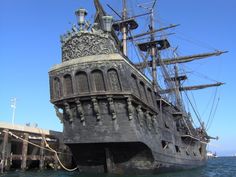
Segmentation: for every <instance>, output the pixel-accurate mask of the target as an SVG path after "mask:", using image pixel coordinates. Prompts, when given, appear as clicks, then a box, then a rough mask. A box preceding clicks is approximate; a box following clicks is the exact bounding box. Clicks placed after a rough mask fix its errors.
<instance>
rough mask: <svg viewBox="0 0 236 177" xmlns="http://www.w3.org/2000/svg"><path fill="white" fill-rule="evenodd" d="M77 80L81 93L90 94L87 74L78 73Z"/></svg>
mask: <svg viewBox="0 0 236 177" xmlns="http://www.w3.org/2000/svg"><path fill="white" fill-rule="evenodd" d="M75 80H76V86H77V88H78V92H79V93H84V92H89V85H88V77H87V74H86V73H85V72H78V73H76V75H75Z"/></svg>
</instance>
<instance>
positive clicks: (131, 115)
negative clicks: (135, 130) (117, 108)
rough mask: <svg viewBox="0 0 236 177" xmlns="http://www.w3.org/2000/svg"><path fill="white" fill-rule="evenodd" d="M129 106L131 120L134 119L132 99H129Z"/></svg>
mask: <svg viewBox="0 0 236 177" xmlns="http://www.w3.org/2000/svg"><path fill="white" fill-rule="evenodd" d="M127 105H128V113H129V120H132V119H133V105H132V102H131V98H130V97H128V98H127Z"/></svg>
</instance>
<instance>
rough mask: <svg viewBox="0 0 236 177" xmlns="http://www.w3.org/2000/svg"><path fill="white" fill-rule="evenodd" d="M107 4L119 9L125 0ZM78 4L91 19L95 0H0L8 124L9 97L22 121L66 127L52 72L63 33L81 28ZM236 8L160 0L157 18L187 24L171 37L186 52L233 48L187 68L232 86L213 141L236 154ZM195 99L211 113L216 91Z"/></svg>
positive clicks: (2, 98) (207, 0) (226, 89)
mask: <svg viewBox="0 0 236 177" xmlns="http://www.w3.org/2000/svg"><path fill="white" fill-rule="evenodd" d="M101 2H102V3H103V4H106V3H109V4H110V5H111V6H112V7H113V8H115V9H116V10H117V11H120V6H119V5H118V4H116V3H118V0H114V1H109V0H101ZM129 2H130V0H129ZM133 2H134V4H135V3H136V2H138V0H134V1H133ZM79 7H84V8H86V9H87V10H88V12H89V15H88V20H92V17H93V15H94V9H93V8H92V0H60V1H58V0H21V1H18V0H1V1H0V39H1V41H0V61H1V69H0V75H1V82H0V83H1V84H0V120H1V121H5V122H11V117H12V109H11V107H10V99H11V98H12V97H16V98H17V108H16V120H15V123H17V124H25V123H28V122H30V123H37V124H38V125H39V126H40V127H42V128H45V129H53V130H62V125H61V124H60V123H59V122H60V121H59V120H58V119H57V117H56V116H55V112H54V109H53V106H52V104H51V103H50V101H49V84H48V83H49V81H48V70H49V69H50V67H52V66H53V65H54V64H57V63H60V62H61V49H60V40H59V36H60V35H61V34H63V33H65V32H66V31H67V30H68V29H71V24H73V23H76V19H75V16H74V11H75V10H76V9H77V8H79ZM130 7H131V8H134V7H135V5H133V6H130ZM235 7H236V1H234V0H226V1H222V0H214V1H213V0H198V1H190V0H178V1H173V0H159V1H158V7H157V16H156V17H157V18H158V20H159V21H161V23H162V24H164V25H166V24H170V23H173V24H181V25H180V26H179V27H178V28H176V29H175V30H174V31H173V30H171V32H175V33H176V35H173V36H171V37H170V42H173V43H172V44H173V45H174V46H178V48H179V50H180V53H181V54H183V55H184V54H185V55H187V54H196V53H198V52H205V51H212V50H213V49H220V50H228V51H229V53H227V54H224V55H222V56H221V57H214V58H209V59H208V60H204V61H203V60H201V61H196V62H193V63H191V64H186V66H187V67H188V68H189V71H198V72H199V73H202V74H203V75H207V76H208V77H210V78H213V79H215V80H218V81H222V82H225V83H226V85H224V86H222V87H221V88H220V89H219V90H218V92H217V93H218V94H217V96H219V95H220V102H219V106H218V109H217V112H216V116H215V118H214V121H213V123H212V126H211V127H210V129H209V134H210V135H212V136H219V137H220V139H219V141H212V146H210V150H212V151H216V152H217V153H218V154H220V155H231V154H233V153H236V133H235V132H236V131H235V126H236V116H235V111H234V110H235V105H236V104H235V103H234V102H235V100H236V94H235V90H236V84H235V81H236V79H235V74H236V71H235V64H236V61H235V58H236V52H235V44H234V43H233V42H235V40H236V37H235V36H236V35H235V31H236V23H235V19H234V18H235V17H236V12H235ZM157 27H159V26H157ZM186 39H187V40H186ZM189 41H194V42H189ZM201 82H205V81H202V80H201V79H198V78H197V77H194V79H193V80H192V82H190V83H195V84H196V83H201ZM211 91H212V90H211ZM213 91H214V90H213ZM195 98H196V100H198V101H197V104H198V108H199V112H200V113H201V114H203V113H204V110H206V109H207V111H209V107H207V108H206V106H207V103H208V100H209V99H211V98H212V93H211V92H210V91H197V92H196V96H195ZM203 115H207V113H205V114H203Z"/></svg>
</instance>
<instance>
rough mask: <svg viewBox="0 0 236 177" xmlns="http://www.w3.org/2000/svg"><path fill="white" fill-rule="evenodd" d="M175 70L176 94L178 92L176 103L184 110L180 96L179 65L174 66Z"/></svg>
mask: <svg viewBox="0 0 236 177" xmlns="http://www.w3.org/2000/svg"><path fill="white" fill-rule="evenodd" d="M174 70H175V87H176V89H175V92H176V102H177V106H179V108H181V109H182V102H181V97H180V96H181V95H180V80H179V74H178V73H179V71H178V65H177V64H176V65H175V66H174Z"/></svg>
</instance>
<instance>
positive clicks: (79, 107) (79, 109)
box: [75, 100, 85, 122]
mask: <svg viewBox="0 0 236 177" xmlns="http://www.w3.org/2000/svg"><path fill="white" fill-rule="evenodd" d="M75 103H76V107H77V112H78V113H79V116H80V121H81V122H84V120H85V118H84V110H83V107H82V105H81V102H80V101H79V100H76V102H75Z"/></svg>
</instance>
